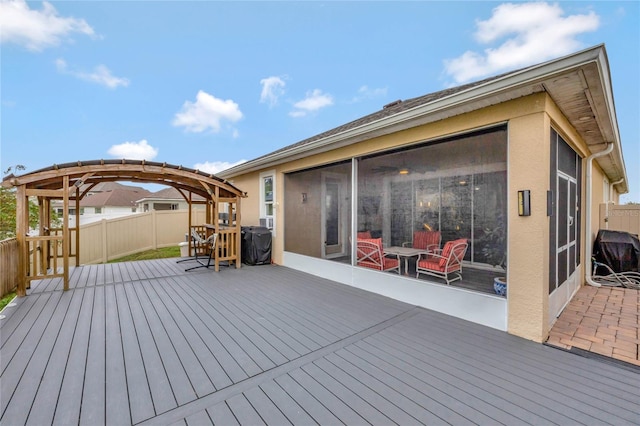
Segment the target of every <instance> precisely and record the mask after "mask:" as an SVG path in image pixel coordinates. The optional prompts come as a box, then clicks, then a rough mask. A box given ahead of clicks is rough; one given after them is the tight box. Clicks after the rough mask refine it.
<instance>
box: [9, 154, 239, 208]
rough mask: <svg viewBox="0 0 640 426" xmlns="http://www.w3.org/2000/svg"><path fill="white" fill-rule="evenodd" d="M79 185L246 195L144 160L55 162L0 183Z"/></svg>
mask: <svg viewBox="0 0 640 426" xmlns="http://www.w3.org/2000/svg"><path fill="white" fill-rule="evenodd" d="M65 176H68V177H69V183H70V184H71V185H75V186H77V187H80V186H81V185H85V187H86V185H89V187H93V186H94V185H97V184H98V183H100V182H113V181H131V182H140V183H156V184H163V185H168V186H172V187H174V188H176V189H179V190H181V191H188V192H192V193H194V194H198V195H200V196H202V197H204V198H208V199H210V198H211V196H212V194H213V193H214V192H215V188H216V187H217V188H219V194H218V197H220V198H235V197H245V196H246V194H245V193H244V192H242V191H241V190H240V189H238V188H236V187H235V186H233V185H232V184H231V183H229V182H227V181H226V180H225V179H221V178H219V177H217V176H215V175H213V174H210V173H204V172H201V171H199V170H195V169H190V168H188V167H183V166H176V165H173V164H168V163H158V162H150V161H145V160H91V161H76V162H73V163H65V164H54V165H53V166H51V167H47V168H44V169H40V170H36V171H33V172H30V173H26V174H24V175H21V176H14V175H9V176H7V177H5V178H4V179H3V182H2V184H3V186H20V185H26V187H27V188H30V189H60V188H62V187H63V178H64V177H65Z"/></svg>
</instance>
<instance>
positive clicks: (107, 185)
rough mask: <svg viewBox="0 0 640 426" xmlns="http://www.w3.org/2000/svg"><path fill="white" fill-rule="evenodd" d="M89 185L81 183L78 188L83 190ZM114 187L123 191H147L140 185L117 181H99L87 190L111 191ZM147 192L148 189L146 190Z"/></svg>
mask: <svg viewBox="0 0 640 426" xmlns="http://www.w3.org/2000/svg"><path fill="white" fill-rule="evenodd" d="M88 187H89V185H87V184H83V185H82V186H81V187H80V190H81V191H82V192H84V191H85V190H86V189H87V188H88ZM115 189H120V190H125V191H147V190H146V189H144V188H142V187H141V186H132V185H123V184H121V183H118V182H100V183H98V184H97V185H95V186H94V187H93V188H91V190H90V191H89V192H92V193H93V192H105V191H113V190H115ZM147 192H148V191H147Z"/></svg>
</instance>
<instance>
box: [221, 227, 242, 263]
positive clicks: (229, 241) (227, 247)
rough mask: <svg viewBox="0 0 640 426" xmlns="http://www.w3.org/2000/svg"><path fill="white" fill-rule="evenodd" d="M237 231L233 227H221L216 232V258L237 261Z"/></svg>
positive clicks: (238, 236)
mask: <svg viewBox="0 0 640 426" xmlns="http://www.w3.org/2000/svg"><path fill="white" fill-rule="evenodd" d="M238 238H240V235H238V232H237V231H236V230H235V229H231V228H229V229H221V230H220V231H219V232H218V253H219V254H218V260H220V261H227V262H237V261H238V249H237V247H238Z"/></svg>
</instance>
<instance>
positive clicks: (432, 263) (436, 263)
mask: <svg viewBox="0 0 640 426" xmlns="http://www.w3.org/2000/svg"><path fill="white" fill-rule="evenodd" d="M418 266H420V268H422V269H428V270H430V271H438V272H444V265H443V266H440V259H437V258H432V259H425V260H421V261H419V262H418Z"/></svg>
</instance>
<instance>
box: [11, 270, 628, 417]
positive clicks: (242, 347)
mask: <svg viewBox="0 0 640 426" xmlns="http://www.w3.org/2000/svg"><path fill="white" fill-rule="evenodd" d="M186 266H187V264H176V263H175V259H166V260H154V261H144V262H131V263H120V264H107V265H93V266H84V267H80V268H75V269H74V270H73V273H72V280H71V281H72V282H71V289H70V290H69V291H67V292H63V291H61V290H60V288H61V282H60V280H59V279H56V280H47V281H42V282H39V283H34V285H33V286H32V288H31V290H30V291H29V293H30V294H29V296H27V297H25V298H21V299H19V300H18V301H17V306H15V307H11V308H7V309H5V311H4V312H3V314H4V315H6V318H5V319H3V320H2V321H0V344H1V348H0V366H1V374H2V375H1V377H0V409H1V417H0V423H2V424H3V425H20V424H34V425H44V424H65V425H67V424H77V423H80V424H88V425H96V424H109V425H125V424H179V425H185V424H186V425H203V424H222V425H228V424H229V425H230V424H243V425H254V424H271V425H283V424H302V425H307V424H331V425H333V424H382V425H387V424H401V425H409V424H428V425H439V424H454V425H466V424H481V425H494V424H504V425H520V424H559V425H568V424H584V425H596V424H612V425H631V424H635V425H638V424H640V404H639V402H640V372H639V371H638V370H637V369H633V368H626V367H625V366H621V365H615V364H610V363H606V362H602V361H599V360H597V359H590V358H583V357H580V356H577V355H575V354H571V353H568V352H563V351H561V350H558V349H554V348H550V347H547V346H544V345H541V344H537V343H534V342H530V341H526V340H523V339H520V338H517V337H514V336H511V335H508V334H506V333H503V332H500V331H496V330H493V329H489V328H486V327H483V326H479V325H475V324H472V323H468V322H466V321H463V320H459V319H456V318H452V317H449V316H446V315H443V314H439V313H435V312H432V311H428V310H425V309H422V308H417V307H414V306H411V305H408V304H405V303H401V302H397V301H394V300H391V299H388V298H385V297H382V296H378V295H376V294H372V293H368V292H364V291H360V290H358V289H355V288H351V287H348V286H343V285H340V284H336V283H333V282H331V281H327V280H324V279H321V278H317V277H314V276H311V275H308V274H305V273H302V272H298V271H294V270H291V269H287V268H284V267H279V266H266V265H263V266H253V267H251V266H245V265H243V267H242V268H241V269H235V268H222V269H221V271H220V272H219V273H215V272H213V271H209V270H205V269H200V270H196V271H192V272H187V273H185V272H184V271H183V268H184V267H186Z"/></svg>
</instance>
